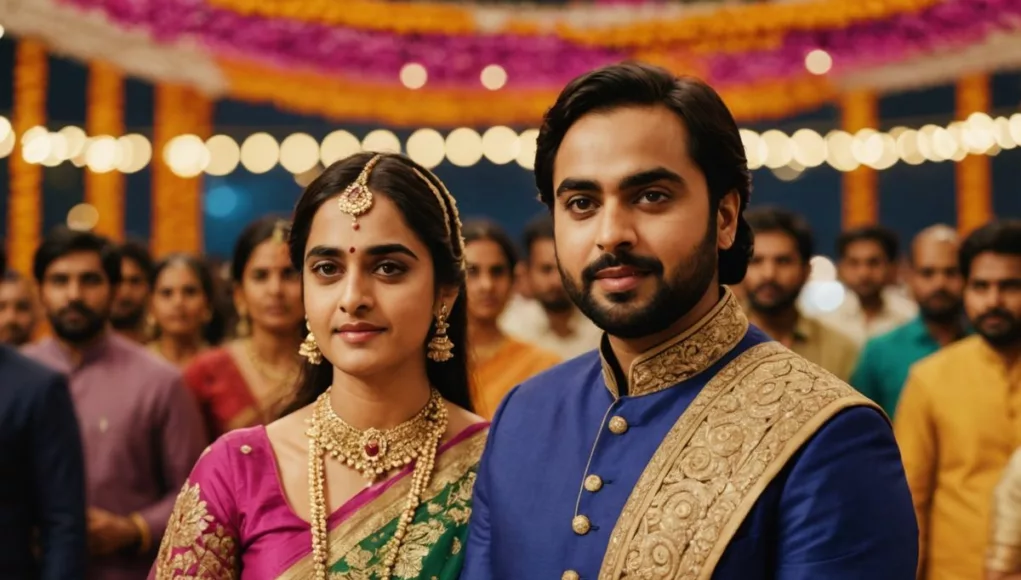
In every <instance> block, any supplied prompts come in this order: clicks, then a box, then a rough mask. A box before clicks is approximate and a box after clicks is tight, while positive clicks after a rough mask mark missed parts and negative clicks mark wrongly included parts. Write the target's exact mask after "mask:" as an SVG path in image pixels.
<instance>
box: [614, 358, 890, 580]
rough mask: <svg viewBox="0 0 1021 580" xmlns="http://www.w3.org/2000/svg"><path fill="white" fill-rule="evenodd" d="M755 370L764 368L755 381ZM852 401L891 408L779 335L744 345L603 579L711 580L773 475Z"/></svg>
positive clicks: (654, 472) (667, 456)
mask: <svg viewBox="0 0 1021 580" xmlns="http://www.w3.org/2000/svg"><path fill="white" fill-rule="evenodd" d="M755 373H759V374H762V375H764V377H756V379H758V380H755V381H750V380H749V379H750V378H751V377H752V375H753V374H755ZM791 373H798V374H799V375H800V376H798V377H794V378H793V379H792V377H790V374H791ZM769 378H772V379H777V380H764V379H769ZM791 379H792V380H791ZM852 406H871V407H873V408H875V409H877V410H879V411H881V409H879V407H878V406H877V405H875V404H874V403H872V402H871V401H869V400H868V399H866V398H865V397H863V396H861V395H859V394H857V392H856V391H854V390H853V389H852V388H851V387H849V386H847V385H846V384H844V383H842V382H841V381H839V380H838V379H837V378H836V377H834V376H832V375H830V374H829V373H827V372H825V371H823V370H822V369H820V368H819V367H817V366H815V365H812V364H811V363H809V362H808V361H805V360H804V359H802V358H801V357H798V356H797V355H795V354H794V353H792V352H791V351H789V350H788V349H787V348H785V347H783V346H782V345H780V344H779V343H776V342H768V343H763V344H760V345H757V346H754V347H752V348H751V349H749V350H748V351H746V352H744V353H742V354H741V355H740V356H738V357H737V358H736V359H735V360H734V361H732V362H731V363H730V364H728V365H727V366H726V367H725V368H724V369H723V370H721V371H720V373H718V374H717V375H716V376H715V377H713V378H712V379H711V380H710V381H709V383H708V384H707V385H706V386H705V387H704V388H703V389H702V391H701V392H700V393H699V395H698V396H697V397H696V398H695V400H694V401H693V402H692V404H691V405H690V406H689V408H688V409H687V410H686V411H685V412H684V413H683V414H682V415H681V417H680V418H679V419H678V420H677V422H676V423H675V424H674V426H673V428H671V430H670V432H669V433H668V434H667V436H666V437H665V438H664V440H663V442H662V443H661V444H660V447H659V449H657V451H656V453H655V454H654V455H653V458H652V459H651V460H650V461H649V464H648V465H647V466H646V468H645V470H644V471H643V473H642V476H641V477H640V478H639V481H638V484H637V485H636V486H635V488H634V490H633V491H632V494H631V497H629V498H628V501H627V503H626V504H625V506H624V509H623V510H622V512H621V515H620V517H619V518H618V520H617V523H616V525H615V527H614V530H613V532H612V534H611V536H610V541H609V545H608V547H607V552H606V555H605V557H604V560H603V564H602V567H601V569H600V573H599V580H619V579H621V578H632V577H640V578H642V579H643V580H661V579H662V580H708V579H709V578H710V577H711V576H712V573H713V570H714V568H715V566H716V564H717V563H718V561H719V559H720V558H721V557H722V555H723V553H724V551H725V550H726V547H727V545H728V543H729V542H730V539H731V538H732V537H733V535H734V534H735V533H736V532H737V530H738V528H739V527H740V525H741V523H742V522H743V521H744V518H745V517H746V516H747V515H748V513H749V512H750V511H751V509H752V507H753V506H754V505H755V502H756V501H757V500H758V498H759V496H760V495H761V494H762V492H763V491H764V490H765V488H766V487H767V486H768V485H769V483H770V481H772V479H773V478H774V477H775V476H776V474H777V473H779V472H780V470H782V469H783V467H784V465H785V464H786V463H787V461H789V459H790V458H791V457H792V456H793V455H794V454H795V453H796V452H797V451H798V449H799V448H800V447H801V446H802V445H803V444H804V443H805V442H806V441H807V440H808V439H809V438H810V437H811V436H812V435H813V434H815V432H816V431H817V430H818V428H819V427H820V426H822V425H823V424H824V423H825V422H826V421H828V420H829V419H830V418H832V417H833V416H834V415H836V414H837V413H838V412H840V411H841V410H843V409H846V408H848V407H852ZM757 411H758V412H757ZM742 419H743V420H744V421H743V422H742ZM792 421H793V422H792ZM714 447H715V451H714V449H713V448H714ZM738 459H740V461H738ZM668 510H669V511H668ZM689 515H691V518H690V519H687V518H688V516H689ZM667 528H671V529H667ZM654 550H658V553H657V557H656V559H655V560H653V558H652V557H651V552H652V551H654ZM664 555H665V556H666V560H663V556H664Z"/></svg>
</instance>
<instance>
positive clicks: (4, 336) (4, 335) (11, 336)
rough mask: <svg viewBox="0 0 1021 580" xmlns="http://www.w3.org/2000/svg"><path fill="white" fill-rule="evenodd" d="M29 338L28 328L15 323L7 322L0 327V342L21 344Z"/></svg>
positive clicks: (13, 344)
mask: <svg viewBox="0 0 1021 580" xmlns="http://www.w3.org/2000/svg"><path fill="white" fill-rule="evenodd" d="M31 338H32V337H31V336H30V333H29V331H28V329H27V328H23V327H21V326H18V325H17V324H8V325H7V326H5V327H3V328H2V329H0V342H5V343H7V344H10V345H12V346H22V345H24V344H25V343H27V342H28V341H29V339H31Z"/></svg>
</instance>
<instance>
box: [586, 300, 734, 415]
mask: <svg viewBox="0 0 1021 580" xmlns="http://www.w3.org/2000/svg"><path fill="white" fill-rule="evenodd" d="M746 332H748V317H746V316H745V314H744V310H742V309H741V305H740V304H739V303H738V300H737V297H736V296H734V293H733V292H731V290H730V289H729V288H725V289H724V294H723V298H721V299H720V301H719V302H718V303H717V304H716V306H714V307H713V309H712V310H711V311H710V312H709V314H706V315H705V316H703V317H702V319H701V320H699V321H698V322H697V323H695V325H694V326H692V327H691V329H689V330H688V331H686V332H683V333H681V334H679V335H677V336H676V337H674V338H672V339H671V340H669V341H667V342H665V343H663V344H661V345H659V346H657V347H655V348H653V349H651V350H649V351H647V352H644V353H642V355H641V356H639V357H638V358H636V359H635V360H634V362H633V363H631V368H630V369H629V371H628V391H627V394H628V395H629V396H632V397H639V396H642V395H649V394H652V393H658V392H659V391H662V390H663V389H667V388H669V387H672V386H673V385H676V384H677V383H680V382H682V381H686V380H688V379H690V378H692V377H695V376H697V375H698V374H700V373H701V372H703V371H705V370H706V369H708V368H709V367H711V366H713V365H714V364H716V362H717V361H719V360H720V359H721V358H723V356H724V355H726V354H727V353H728V352H730V351H731V350H733V349H734V347H735V346H737V343H739V342H741V339H742V338H744V335H745V333H746ZM602 361H603V379H604V381H605V382H606V387H607V388H608V389H609V390H610V392H611V393H613V396H614V397H619V396H620V389H619V388H618V386H617V379H616V378H615V376H614V373H613V370H612V369H611V367H610V364H609V363H608V362H607V358H606V356H603V357H602Z"/></svg>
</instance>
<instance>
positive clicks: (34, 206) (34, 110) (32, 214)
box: [7, 39, 49, 274]
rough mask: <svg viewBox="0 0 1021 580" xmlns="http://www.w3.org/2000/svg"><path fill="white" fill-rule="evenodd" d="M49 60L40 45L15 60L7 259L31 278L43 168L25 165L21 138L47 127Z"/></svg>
mask: <svg viewBox="0 0 1021 580" xmlns="http://www.w3.org/2000/svg"><path fill="white" fill-rule="evenodd" d="M48 77H49V60H48V57H47V56H46V48H45V47H44V46H43V45H42V44H41V43H39V42H37V41H35V40H30V39H24V40H21V41H20V42H18V46H17V49H16V52H15V60H14V114H13V115H12V116H13V119H12V125H13V127H14V134H15V135H17V137H18V139H19V141H18V146H17V147H16V148H15V150H14V151H13V152H12V153H11V156H10V160H9V161H8V163H9V164H10V165H9V167H10V172H11V175H10V194H9V195H8V197H7V240H8V242H7V256H8V258H9V264H10V267H11V268H12V269H14V270H17V271H19V272H22V273H25V274H28V273H29V272H31V271H32V257H33V255H34V254H35V250H36V247H38V246H39V238H40V234H41V231H42V223H43V215H42V210H43V195H42V194H43V192H42V177H43V168H42V166H41V165H35V164H32V163H29V162H27V161H25V159H24V157H22V154H21V141H20V138H21V136H22V135H24V134H25V132H26V131H28V130H29V129H31V128H32V127H36V126H44V125H46V85H47V82H48Z"/></svg>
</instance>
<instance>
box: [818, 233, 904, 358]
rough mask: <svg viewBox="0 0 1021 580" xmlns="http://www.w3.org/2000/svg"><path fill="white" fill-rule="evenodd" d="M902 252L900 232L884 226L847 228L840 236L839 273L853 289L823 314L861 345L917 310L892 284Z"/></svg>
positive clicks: (828, 320) (889, 329) (896, 325)
mask: <svg viewBox="0 0 1021 580" xmlns="http://www.w3.org/2000/svg"><path fill="white" fill-rule="evenodd" d="M899 254H900V248H899V243H898V241H897V235H896V234H895V233H893V232H892V231H890V230H889V229H887V228H884V227H882V226H864V227H860V228H856V229H852V230H848V231H845V232H843V233H842V234H840V237H839V238H837V275H838V276H839V278H840V281H841V282H843V283H844V285H845V286H846V287H847V288H849V289H850V290H851V292H848V293H847V296H846V297H845V298H844V301H843V302H842V303H841V304H840V306H839V307H838V308H837V309H836V310H835V311H833V312H832V313H829V314H827V315H826V316H825V317H823V319H824V320H826V321H827V322H829V323H831V324H832V325H833V326H835V327H836V328H839V329H840V330H841V331H842V332H844V333H846V334H847V335H848V336H850V337H851V338H853V339H854V340H855V342H857V343H858V344H859V345H864V344H865V341H866V340H868V339H869V338H871V337H873V336H878V335H880V334H883V333H886V332H889V331H891V330H893V329H894V328H897V327H898V326H900V325H902V324H904V323H905V322H908V321H909V320H911V319H912V318H914V317H915V315H916V314H917V313H918V308H917V307H916V306H915V304H914V303H913V302H911V301H910V300H908V299H906V298H904V297H903V296H902V294H901V293H900V292H897V291H896V290H894V289H893V288H891V284H892V283H893V282H894V281H895V279H896V277H897V268H898V262H897V259H898V256H899Z"/></svg>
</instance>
